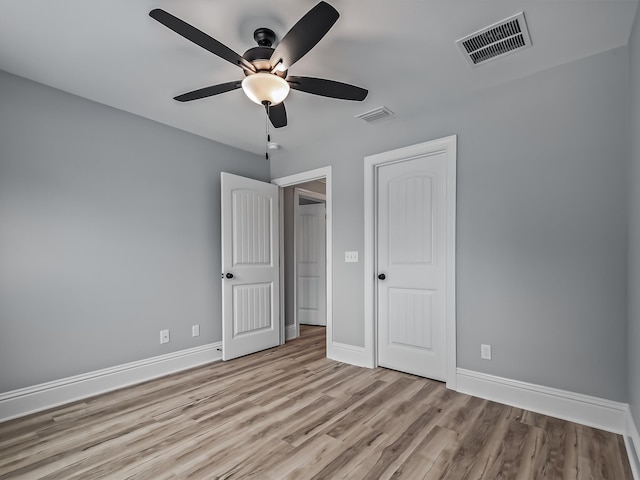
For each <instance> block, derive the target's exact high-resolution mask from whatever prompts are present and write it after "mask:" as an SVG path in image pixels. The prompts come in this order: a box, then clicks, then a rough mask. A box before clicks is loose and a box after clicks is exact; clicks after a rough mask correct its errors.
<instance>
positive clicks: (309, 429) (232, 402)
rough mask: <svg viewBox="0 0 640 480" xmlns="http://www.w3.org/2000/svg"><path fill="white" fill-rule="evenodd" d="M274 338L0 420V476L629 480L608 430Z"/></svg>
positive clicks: (321, 342) (622, 453) (318, 341)
mask: <svg viewBox="0 0 640 480" xmlns="http://www.w3.org/2000/svg"><path fill="white" fill-rule="evenodd" d="M301 332H302V336H301V337H300V338H298V339H296V340H293V341H291V342H287V344H286V345H285V346H282V347H278V348H274V349H270V350H266V351H263V352H259V353H257V354H254V355H248V356H246V357H242V358H239V359H235V360H232V361H229V362H219V363H214V364H210V365H205V366H202V367H198V368H195V369H192V370H189V371H185V372H180V373H177V374H173V375H169V376H167V377H164V378H161V379H157V380H153V381H149V382H145V383H142V384H139V385H134V386H131V387H127V388H123V389H121V390H118V391H114V392H109V393H106V394H103V395H99V396H96V397H93V398H89V399H85V400H81V401H78V402H74V403H71V404H68V405H64V406H62V407H58V408H54V409H51V410H49V411H45V412H39V413H36V414H33V415H30V416H27V417H23V418H19V419H15V420H11V421H8V422H5V423H0V480H3V479H12V480H14V479H28V480H33V479H36V478H37V479H47V480H55V479H64V480H79V479H82V480H85V479H91V480H94V479H100V478H103V479H109V480H121V479H122V480H124V479H131V480H134V479H135V480H163V479H176V480H178V479H179V480H185V479H196V480H199V479H202V480H212V479H223V478H224V479H255V480H283V479H290V480H293V479H299V480H309V479H332V480H338V479H350V480H351V479H355V480H359V479H375V480H385V479H393V480H401V479H408V480H420V479H428V480H433V479H439V480H444V479H450V480H463V479H466V478H473V479H477V480H495V479H503V478H504V479H515V480H525V479H579V480H583V479H597V480H604V479H614V480H631V478H632V475H631V471H630V467H629V462H628V459H627V456H626V450H625V446H624V441H623V439H622V437H620V436H619V435H614V434H611V433H608V432H603V431H601V430H597V429H593V428H590V427H585V426H582V425H577V424H574V423H571V422H565V421H562V420H559V419H555V418H551V417H546V416H544V415H540V414H537V413H533V412H528V411H525V410H520V409H516V408H512V407H509V406H506V405H501V404H497V403H494V402H489V401H487V400H482V399H479V398H475V397H471V396H468V395H463V394H459V393H457V392H454V391H451V390H447V389H446V388H445V386H444V384H442V383H440V382H436V381H433V380H428V379H424V378H419V377H416V376H414V375H409V374H405V373H401V372H396V371H393V370H387V369H381V368H380V369H363V368H359V367H355V366H352V365H345V364H341V363H338V362H334V361H332V360H329V359H327V358H326V357H325V350H324V349H325V344H326V339H325V331H324V328H322V327H309V326H302V329H301Z"/></svg>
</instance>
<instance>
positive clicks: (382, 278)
mask: <svg viewBox="0 0 640 480" xmlns="http://www.w3.org/2000/svg"><path fill="white" fill-rule="evenodd" d="M378 278H379V279H380V280H384V279H385V278H387V276H386V275H385V274H384V273H381V274H380V275H378Z"/></svg>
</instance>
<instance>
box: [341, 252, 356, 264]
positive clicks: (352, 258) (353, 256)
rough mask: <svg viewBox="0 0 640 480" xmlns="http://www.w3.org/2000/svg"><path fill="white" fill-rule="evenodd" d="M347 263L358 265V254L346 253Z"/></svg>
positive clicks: (345, 259)
mask: <svg viewBox="0 0 640 480" xmlns="http://www.w3.org/2000/svg"><path fill="white" fill-rule="evenodd" d="M344 261H345V263H358V252H344Z"/></svg>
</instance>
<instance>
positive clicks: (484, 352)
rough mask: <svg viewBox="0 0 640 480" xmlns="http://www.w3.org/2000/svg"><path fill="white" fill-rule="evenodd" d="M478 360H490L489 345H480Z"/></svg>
mask: <svg viewBox="0 0 640 480" xmlns="http://www.w3.org/2000/svg"><path fill="white" fill-rule="evenodd" d="M480 358H482V359H484V360H491V345H485V344H482V345H480Z"/></svg>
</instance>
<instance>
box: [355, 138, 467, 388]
mask: <svg viewBox="0 0 640 480" xmlns="http://www.w3.org/2000/svg"><path fill="white" fill-rule="evenodd" d="M456 141H457V136H456V135H452V136H449V137H444V138H440V139H437V140H433V141H430V142H424V143H420V144H417V145H412V146H409V147H404V148H399V149H397V150H391V151H389V152H384V153H379V154H377V155H370V156H368V157H365V159H364V318H365V322H364V348H365V355H366V356H367V357H368V358H369V359H370V366H372V367H377V366H378V355H377V354H378V351H377V350H378V348H377V339H376V334H377V328H378V314H377V303H378V301H377V300H378V299H377V295H376V283H375V278H374V276H375V272H376V269H377V265H376V255H375V252H376V248H377V246H376V229H377V225H376V213H377V209H378V206H377V198H378V191H377V173H378V168H379V167H381V166H382V165H388V164H391V163H397V162H403V161H407V160H412V159H414V158H416V157H422V156H425V155H436V154H440V153H445V154H446V155H447V178H446V190H447V191H446V198H447V200H446V202H447V208H446V209H447V212H446V217H447V220H446V222H447V226H446V229H447V242H446V251H447V253H446V257H447V258H446V290H447V295H446V299H445V306H446V307H445V308H446V312H447V313H446V347H447V351H446V364H447V366H446V383H447V388H450V389H453V390H455V389H456V367H457V365H456V264H455V263H456V158H457V154H456Z"/></svg>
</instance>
